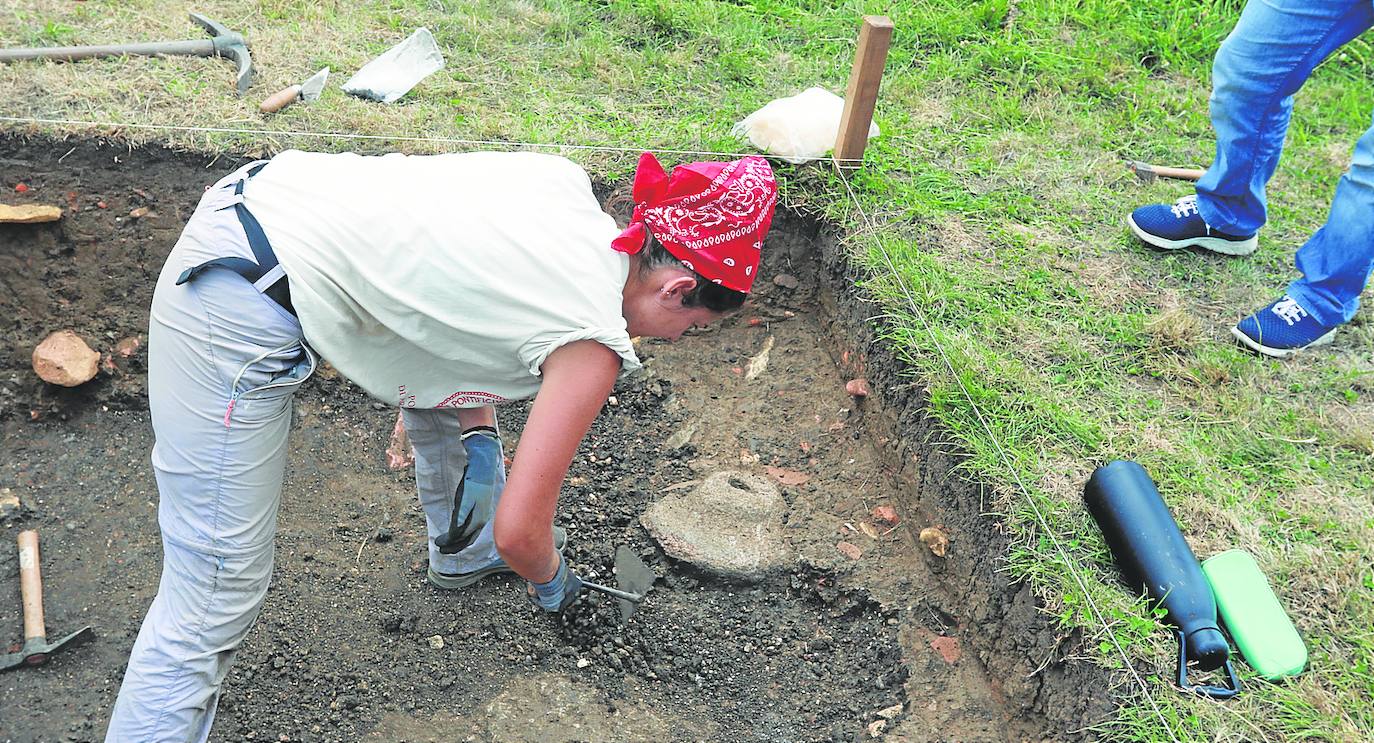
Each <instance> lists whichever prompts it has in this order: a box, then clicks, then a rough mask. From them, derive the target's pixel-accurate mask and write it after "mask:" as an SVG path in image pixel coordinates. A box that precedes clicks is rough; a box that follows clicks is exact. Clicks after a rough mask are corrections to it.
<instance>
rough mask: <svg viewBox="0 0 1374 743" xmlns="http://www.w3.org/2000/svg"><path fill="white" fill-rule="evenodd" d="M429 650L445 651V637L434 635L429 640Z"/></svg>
mask: <svg viewBox="0 0 1374 743" xmlns="http://www.w3.org/2000/svg"><path fill="white" fill-rule="evenodd" d="M429 649H430V650H443V649H444V636H443V635H432V636H431V637H430V638H429Z"/></svg>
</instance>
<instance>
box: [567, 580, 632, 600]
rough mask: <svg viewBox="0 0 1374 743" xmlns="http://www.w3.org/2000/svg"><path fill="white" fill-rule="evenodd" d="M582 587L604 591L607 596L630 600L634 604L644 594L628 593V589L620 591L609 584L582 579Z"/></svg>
mask: <svg viewBox="0 0 1374 743" xmlns="http://www.w3.org/2000/svg"><path fill="white" fill-rule="evenodd" d="M582 587H583V588H588V589H591V590H593V591H596V592H597V593H604V594H606V595H607V596H614V597H616V598H618V599H625V600H626V601H632V602H634V603H636V604H638V603H639V602H641V601H643V600H644V594H642V593H630V592H629V591H622V590H620V589H619V588H611V587H610V586H603V585H601V584H600V583H592V582H591V581H587V580H584V581H582Z"/></svg>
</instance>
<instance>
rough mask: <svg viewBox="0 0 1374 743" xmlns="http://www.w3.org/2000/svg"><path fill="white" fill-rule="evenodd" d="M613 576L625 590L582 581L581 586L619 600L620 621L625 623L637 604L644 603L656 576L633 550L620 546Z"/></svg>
mask: <svg viewBox="0 0 1374 743" xmlns="http://www.w3.org/2000/svg"><path fill="white" fill-rule="evenodd" d="M615 574H616V578H617V579H618V582H619V583H620V585H621V586H624V588H625V590H620V589H617V588H611V587H610V586H603V585H601V584H600V583H592V582H590V581H585V580H584V581H582V585H584V586H586V587H587V588H589V589H591V590H593V591H596V592H597V593H604V594H606V595H607V596H614V597H615V598H617V599H620V619H621V621H627V620H629V618H630V617H632V616H634V614H635V611H636V610H638V609H639V604H640V603H641V602H643V601H644V597H645V596H647V595H648V594H649V591H652V590H653V588H654V580H656V579H657V578H658V576H656V575H654V571H652V570H650V569H649V566H648V565H645V564H644V561H643V560H641V559H639V555H636V554H635V553H634V550H632V549H630V548H629V547H626V546H625V545H623V544H622V545H620V546H619V547H616V549H615Z"/></svg>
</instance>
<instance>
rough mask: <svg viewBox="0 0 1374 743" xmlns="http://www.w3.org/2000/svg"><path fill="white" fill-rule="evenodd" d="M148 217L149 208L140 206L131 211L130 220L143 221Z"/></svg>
mask: <svg viewBox="0 0 1374 743" xmlns="http://www.w3.org/2000/svg"><path fill="white" fill-rule="evenodd" d="M146 216H148V207H146V206H140V207H136V208H134V209H131V210H130V211H129V219H142V218H144V217H146Z"/></svg>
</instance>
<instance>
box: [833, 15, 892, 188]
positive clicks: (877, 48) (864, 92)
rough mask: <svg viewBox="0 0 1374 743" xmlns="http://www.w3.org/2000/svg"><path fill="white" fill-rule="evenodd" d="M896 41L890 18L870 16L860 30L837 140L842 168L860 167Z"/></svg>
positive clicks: (837, 156)
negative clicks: (879, 89)
mask: <svg viewBox="0 0 1374 743" xmlns="http://www.w3.org/2000/svg"><path fill="white" fill-rule="evenodd" d="M891 42H892V21H891V20H889V19H888V17H887V16H882V15H866V16H864V20H863V25H862V26H860V27H859V47H858V49H857V50H855V52H854V67H853V68H852V69H850V71H849V89H848V90H847V91H846V92H845V95H844V113H843V114H842V115H841V116H840V134H839V136H838V137H836V138H835V161H836V163H837V164H838V165H839V166H840V167H842V168H857V167H859V166H860V165H861V164H862V163H861V162H860V161H861V160H863V156H864V148H865V147H867V146H868V127H869V125H870V124H872V123H873V107H874V105H875V104H877V102H878V84H879V83H881V82H882V79H883V66H884V65H886V64H887V48H888V46H889V45H890V44H891Z"/></svg>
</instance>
